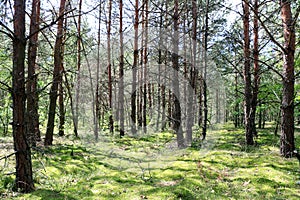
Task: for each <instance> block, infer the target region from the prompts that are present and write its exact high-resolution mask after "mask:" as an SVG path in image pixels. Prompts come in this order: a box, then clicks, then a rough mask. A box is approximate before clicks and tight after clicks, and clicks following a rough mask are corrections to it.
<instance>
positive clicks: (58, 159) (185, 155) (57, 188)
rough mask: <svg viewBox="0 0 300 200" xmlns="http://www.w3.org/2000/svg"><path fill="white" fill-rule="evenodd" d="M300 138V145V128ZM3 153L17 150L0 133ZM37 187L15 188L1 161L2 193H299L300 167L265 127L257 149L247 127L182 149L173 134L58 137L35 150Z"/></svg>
mask: <svg viewBox="0 0 300 200" xmlns="http://www.w3.org/2000/svg"><path fill="white" fill-rule="evenodd" d="M296 136H297V141H296V144H297V145H298V147H299V145H300V135H299V132H297V133H296ZM0 140H1V144H0V145H1V146H0V157H2V156H4V155H8V154H9V153H10V152H12V143H11V138H0ZM32 158H33V169H34V180H35V187H36V191H34V192H32V193H30V194H19V193H16V192H12V185H13V181H14V175H13V173H11V172H13V171H14V158H13V156H12V157H10V158H8V159H2V160H0V199H30V200H31V199H33V200H34V199H42V200H49V199H50V200H51V199H55V200H59V199H73V200H81V199H122V200H127V199H128V200H133V199H159V200H162V199H186V200H193V199H300V184H299V180H300V171H299V170H300V166H299V163H298V161H297V160H296V159H295V158H292V159H285V158H282V157H280V155H279V137H278V136H274V134H273V133H272V131H271V129H265V130H259V137H258V139H257V145H256V146H255V147H247V146H245V145H244V135H243V130H241V129H234V128H232V127H231V126H224V127H222V128H220V129H215V130H210V132H209V133H208V138H207V140H206V141H204V142H203V143H201V144H200V143H196V142H195V144H194V145H193V147H189V148H187V149H177V148H176V140H175V137H174V135H173V134H171V133H167V132H165V133H157V134H153V135H148V136H142V137H139V138H129V137H125V138H122V139H119V138H117V137H104V136H103V137H102V139H101V141H99V142H97V143H95V142H93V140H92V138H83V139H81V140H74V139H73V140H72V139H70V138H69V139H66V138H55V144H54V145H53V146H52V147H48V148H44V147H42V146H40V147H38V149H37V150H34V151H33V156H32Z"/></svg>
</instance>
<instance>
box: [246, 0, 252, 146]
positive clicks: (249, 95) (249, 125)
mask: <svg viewBox="0 0 300 200" xmlns="http://www.w3.org/2000/svg"><path fill="white" fill-rule="evenodd" d="M243 10H244V15H243V24H244V70H243V75H244V84H245V87H244V115H245V132H246V133H245V137H246V144H247V145H254V140H253V124H252V120H251V99H252V88H251V72H250V64H251V63H250V33H249V17H250V11H249V1H248V0H243Z"/></svg>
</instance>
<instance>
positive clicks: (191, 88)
mask: <svg viewBox="0 0 300 200" xmlns="http://www.w3.org/2000/svg"><path fill="white" fill-rule="evenodd" d="M192 17H193V29H192V30H193V31H192V34H193V35H192V66H191V67H190V77H189V87H188V99H187V134H186V141H187V145H190V144H192V140H193V125H194V112H193V104H194V98H193V96H194V95H193V93H194V89H195V81H196V74H195V73H196V68H195V67H196V57H197V17H198V16H197V1H196V0H193V1H192Z"/></svg>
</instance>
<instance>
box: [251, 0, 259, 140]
mask: <svg viewBox="0 0 300 200" xmlns="http://www.w3.org/2000/svg"><path fill="white" fill-rule="evenodd" d="M257 16H258V0H255V1H254V19H253V34H254V39H253V43H254V44H253V58H254V61H253V62H254V80H253V93H252V99H251V116H250V118H251V124H252V132H253V136H257V131H256V126H255V119H256V107H257V98H258V93H259V80H260V68H259V44H258V38H259V35H258V31H259V25H258V19H257Z"/></svg>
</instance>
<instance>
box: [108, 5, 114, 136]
mask: <svg viewBox="0 0 300 200" xmlns="http://www.w3.org/2000/svg"><path fill="white" fill-rule="evenodd" d="M111 15H112V0H109V3H108V24H107V60H108V61H107V72H108V98H109V112H110V114H109V131H110V132H111V133H113V132H114V120H113V115H112V112H113V111H112V71H111V46H110V36H111Z"/></svg>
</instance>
